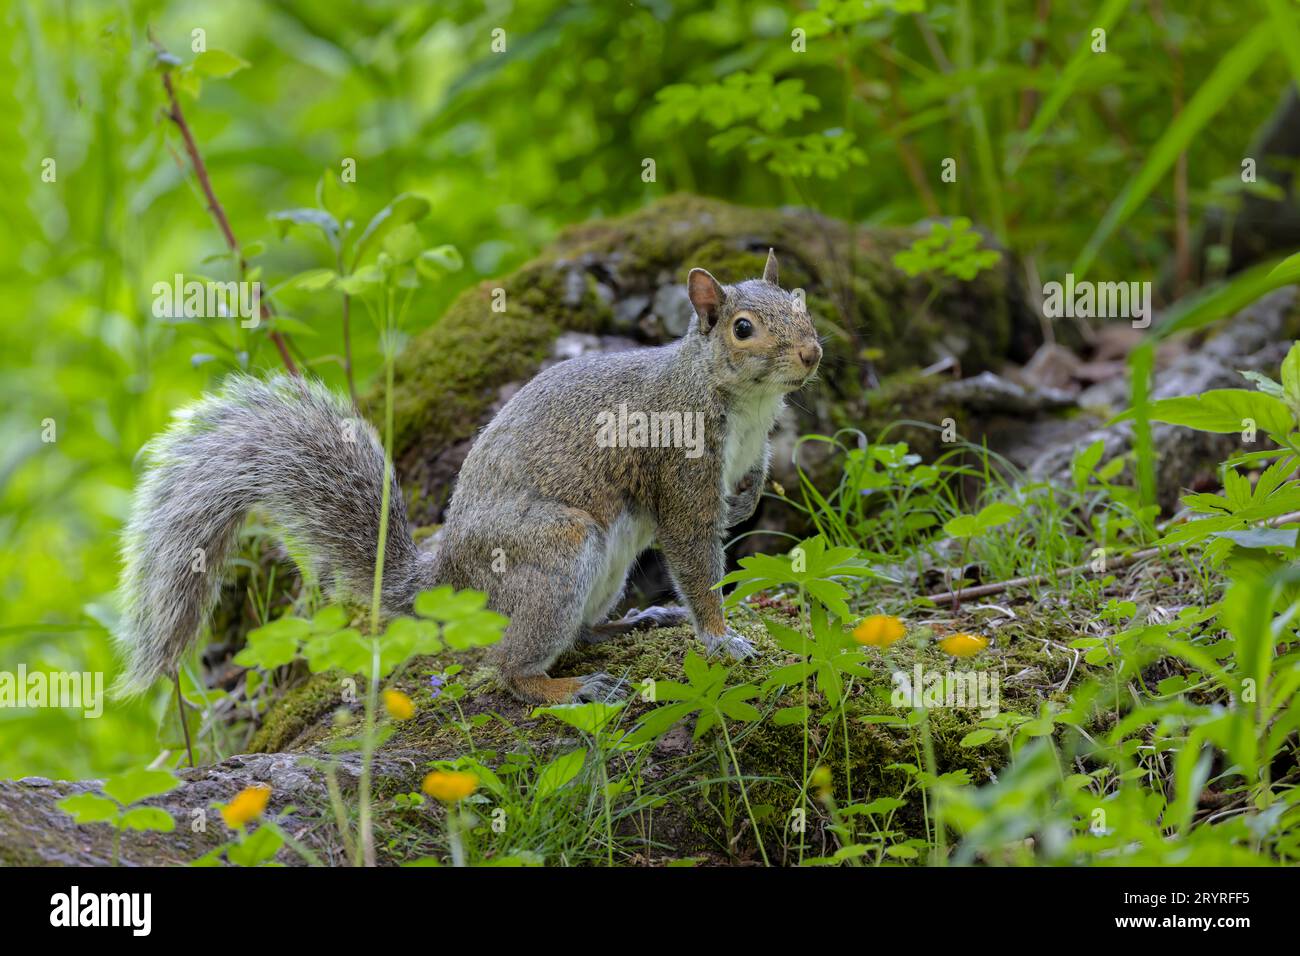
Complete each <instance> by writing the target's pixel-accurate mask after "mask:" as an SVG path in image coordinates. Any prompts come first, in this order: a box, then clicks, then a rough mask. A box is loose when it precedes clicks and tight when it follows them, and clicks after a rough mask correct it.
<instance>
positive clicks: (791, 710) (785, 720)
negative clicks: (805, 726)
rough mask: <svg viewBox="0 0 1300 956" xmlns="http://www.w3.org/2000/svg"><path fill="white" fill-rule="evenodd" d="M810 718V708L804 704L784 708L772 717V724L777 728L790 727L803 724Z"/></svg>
mask: <svg viewBox="0 0 1300 956" xmlns="http://www.w3.org/2000/svg"><path fill="white" fill-rule="evenodd" d="M807 717H808V708H807V707H804V706H803V705H802V704H800V705H798V706H796V707H782V708H781V709H780V710H778V711H777V712H776V713H775V714H773V715H772V723H773V724H775V725H776V726H777V727H789V726H791V725H793V724H802V723H803V722H804V721H805V720H806V719H807Z"/></svg>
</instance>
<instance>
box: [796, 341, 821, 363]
mask: <svg viewBox="0 0 1300 956" xmlns="http://www.w3.org/2000/svg"><path fill="white" fill-rule="evenodd" d="M821 359H822V347H821V346H820V345H819V344H817V343H816V342H814V343H812V344H811V345H805V346H804V347H803V348H801V349H800V350H799V361H800V362H803V367H804V368H816V366H817V363H818V362H820V361H821Z"/></svg>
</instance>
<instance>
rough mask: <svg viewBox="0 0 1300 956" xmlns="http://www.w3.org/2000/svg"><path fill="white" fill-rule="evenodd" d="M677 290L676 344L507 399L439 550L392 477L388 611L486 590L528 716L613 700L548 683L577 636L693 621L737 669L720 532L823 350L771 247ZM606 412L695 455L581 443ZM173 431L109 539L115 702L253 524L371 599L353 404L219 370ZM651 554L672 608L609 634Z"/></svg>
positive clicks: (323, 391) (365, 434) (328, 580)
mask: <svg viewBox="0 0 1300 956" xmlns="http://www.w3.org/2000/svg"><path fill="white" fill-rule="evenodd" d="M687 292H688V295H689V298H690V302H691V305H692V306H693V307H694V310H695V315H694V317H693V318H692V321H691V325H690V328H689V329H688V330H687V332H686V334H685V335H684V336H683V337H682V338H681V339H679V340H677V341H676V342H673V343H671V344H669V345H664V346H660V347H657V348H644V349H634V350H630V351H626V352H618V353H614V354H602V355H586V356H580V357H578V358H573V359H569V360H567V361H564V362H561V363H559V364H557V365H554V366H552V367H550V368H548V369H546V370H545V371H543V372H542V373H541V374H539V375H537V376H536V377H535V378H534V379H533V380H532V381H530V382H529V383H528V384H527V385H526V386H524V387H523V388H522V389H520V390H519V392H517V393H516V394H515V395H514V397H512V398H511V399H510V400H509V402H507V403H506V405H505V407H504V408H502V409H501V411H500V412H499V413H497V415H496V417H495V418H493V420H492V422H491V423H490V424H489V425H488V426H487V427H486V428H484V429H483V431H482V433H481V434H480V435H479V436H478V438H477V440H476V441H475V442H474V445H473V447H472V448H471V450H470V452H469V455H468V457H467V458H466V459H465V463H464V465H463V466H462V468H461V471H460V476H459V478H458V480H457V483H456V488H455V491H454V493H453V495H452V498H451V504H450V506H449V508H448V510H447V514H446V521H445V524H444V525H443V530H442V534H441V538H440V540H439V542H438V544H437V546H436V548H434V549H432V550H422V549H421V548H419V547H417V545H416V544H415V542H414V541H413V540H412V537H411V532H410V528H409V525H408V522H407V517H406V509H405V507H404V505H403V501H402V495H401V492H400V490H399V489H398V488H397V485H396V481H395V480H394V481H393V485H392V488H391V502H392V503H391V506H390V519H389V526H388V541H387V543H386V545H385V552H384V573H383V585H382V587H383V591H382V607H383V611H384V613H385V614H388V615H397V614H402V613H405V612H408V611H409V610H410V609H411V604H412V602H413V600H414V598H415V596H416V595H417V594H418V593H419V592H420V591H422V590H425V589H427V588H430V587H433V586H434V585H435V584H439V585H443V584H446V585H451V586H452V587H455V588H458V589H459V588H475V589H477V590H479V591H483V592H485V593H486V594H487V595H488V606H489V607H491V608H492V609H493V610H496V611H499V612H501V613H502V614H505V615H507V616H508V617H509V618H510V623H509V625H508V626H507V628H506V630H505V634H504V635H503V637H502V639H501V641H500V642H499V643H498V644H497V645H495V648H494V653H495V657H496V663H497V666H498V668H499V671H500V676H501V679H502V682H503V683H504V685H505V686H506V687H507V688H508V689H509V690H510V691H511V692H512V693H513V694H515V696H517V697H519V698H521V699H523V700H525V701H529V702H537V703H558V702H567V701H573V700H590V699H597V698H603V697H605V696H607V695H610V694H611V693H614V692H616V690H617V687H616V682H615V681H613V680H611V679H610V678H609V677H608V675H605V674H586V675H583V676H580V677H561V678H553V677H550V676H549V675H548V674H547V671H548V669H549V668H550V667H551V665H552V664H554V662H555V660H556V658H558V657H559V656H560V655H561V654H562V653H563V652H564V651H566V650H567V649H569V648H570V647H572V646H573V645H574V644H575V643H577V642H580V641H588V642H597V641H602V640H607V639H609V638H610V637H613V636H615V635H618V634H623V633H626V632H628V631H631V630H635V629H637V628H639V627H644V626H647V625H667V624H675V623H680V622H682V621H684V620H686V619H687V618H688V616H689V619H690V620H692V621H693V623H694V627H695V632H696V634H697V635H698V636H699V638H700V640H701V641H702V642H703V643H704V646H705V647H706V648H707V649H708V650H709V651H710V652H718V651H725V652H727V653H729V654H730V655H731V656H733V657H737V658H740V657H746V656H749V655H750V654H752V653H753V648H752V647H751V645H750V644H749V643H748V642H747V641H746V640H745V639H744V638H743V637H742V636H740V635H739V634H738V633H736V632H735V631H734V630H732V629H731V628H729V627H728V626H727V624H726V621H725V619H724V617H723V607H722V595H721V593H720V592H719V591H717V590H714V589H713V585H714V584H716V583H717V582H718V581H719V580H720V579H721V578H722V576H723V574H724V559H723V549H722V535H723V532H724V531H725V530H726V529H727V528H728V527H730V526H732V525H734V524H737V523H739V522H741V521H743V520H745V519H746V518H748V517H749V516H750V515H752V514H753V513H754V510H755V509H756V508H757V506H758V499H759V496H760V495H761V493H762V490H763V485H764V483H765V481H766V479H767V469H768V461H769V458H770V454H771V451H770V446H769V444H768V434H769V432H770V431H771V429H772V426H773V423H774V421H775V418H776V415H777V413H778V412H779V411H780V409H781V408H782V406H783V404H784V400H785V395H786V394H787V393H788V392H792V391H794V390H796V389H798V388H800V387H801V386H803V385H804V384H805V383H806V382H807V381H808V380H809V379H810V378H811V377H812V376H813V374H814V373H815V372H816V370H817V366H818V363H819V362H820V361H821V355H822V349H821V345H820V343H819V342H818V337H817V333H816V330H815V329H814V328H813V324H812V321H811V320H810V319H809V317H808V315H807V313H806V311H805V310H804V309H803V308H802V307H801V304H800V302H799V300H797V299H796V297H795V296H794V295H792V294H790V293H789V292H786V291H784V290H782V289H781V288H780V287H779V285H778V284H777V261H776V255H775V253H774V252H772V251H769V252H768V258H767V265H766V267H765V268H764V270H763V277H762V278H761V279H751V280H748V281H745V282H740V283H738V284H736V285H730V286H724V285H722V284H721V283H719V282H718V281H717V280H716V279H714V278H713V276H712V275H710V274H709V273H708V272H706V271H705V270H703V269H692V270H691V272H690V275H689V277H688V279H687ZM624 406H625V407H626V409H631V410H632V411H634V412H636V411H639V412H641V413H642V414H643V415H647V416H649V415H652V414H654V413H660V414H661V415H662V414H663V413H669V414H670V415H671V413H681V415H682V416H683V419H685V417H686V416H690V421H691V422H692V423H698V424H700V425H702V430H703V441H702V442H698V441H697V442H696V443H692V447H691V449H690V452H689V454H688V453H686V452H685V451H684V450H683V448H682V447H680V446H678V447H673V446H672V444H673V443H665V442H663V441H660V442H658V443H654V442H651V443H644V446H642V447H628V446H629V445H632V446H635V445H642V443H640V442H623V443H620V442H613V443H611V442H609V441H598V440H597V425H596V422H597V419H598V417H599V415H600V413H601V412H605V413H609V414H615V413H617V411H618V410H619V409H620V408H622V407H624ZM178 418H179V420H178V421H177V422H175V423H174V424H173V425H172V426H171V427H169V428H168V429H167V430H166V431H165V432H163V433H162V434H160V435H158V436H157V437H156V438H154V440H153V441H151V442H150V443H149V445H148V446H146V457H147V462H148V464H147V467H146V469H145V472H144V475H143V477H142V479H141V481H140V484H139V487H138V488H137V490H136V494H135V499H134V505H133V509H132V513H131V519H130V522H129V524H128V527H127V530H126V535H125V542H124V546H123V556H124V570H123V574H122V586H121V593H122V598H123V608H124V615H123V619H122V625H121V627H120V629H119V632H118V635H117V636H118V639H119V642H120V643H121V645H122V646H123V648H124V650H125V655H126V657H127V667H126V672H125V673H124V674H123V676H122V678H121V680H120V681H119V685H118V686H119V690H121V691H123V692H126V693H133V692H140V691H143V690H145V689H147V688H148V687H149V686H150V685H151V684H152V683H153V682H154V680H156V679H157V678H158V677H161V676H163V675H168V674H173V675H174V674H175V673H176V669H177V668H178V666H179V664H180V661H181V658H182V657H183V656H184V654H185V652H186V650H187V649H188V648H189V647H190V646H191V645H192V644H193V642H194V641H195V640H196V639H197V637H198V635H199V633H200V632H201V630H202V629H203V626H204V624H205V622H206V620H207V617H208V615H209V613H210V612H211V609H212V607H213V605H214V604H215V602H216V600H217V597H218V593H219V591H220V587H221V571H222V568H223V566H224V564H225V561H226V559H227V557H228V556H229V554H230V551H231V549H232V547H233V546H234V544H235V541H236V539H237V537H238V534H239V530H240V527H241V526H242V524H243V522H244V520H245V518H246V517H247V515H248V513H249V512H250V511H251V510H252V509H254V508H257V509H261V510H262V511H264V512H265V513H266V514H267V515H268V516H269V518H270V519H271V520H272V521H273V522H274V523H275V524H276V525H277V526H278V527H279V528H280V529H282V530H283V532H284V534H285V536H286V537H287V538H288V539H289V540H291V541H292V542H293V543H294V545H295V551H296V553H297V554H299V555H302V556H305V560H307V561H309V562H310V563H311V565H312V567H313V569H314V571H315V572H316V574H317V575H318V580H320V581H321V582H322V583H323V584H325V585H326V586H327V587H329V588H330V590H331V591H332V592H333V593H334V594H336V595H338V596H342V597H352V598H356V599H359V600H365V599H366V598H367V597H368V595H369V594H370V591H371V588H372V586H373V578H374V562H375V555H376V543H377V540H378V528H379V516H380V507H381V505H380V503H381V498H382V492H383V481H384V473H385V461H384V452H383V446H382V444H381V443H380V441H379V437H378V435H377V434H376V433H375V430H374V428H373V427H371V426H370V425H369V424H368V423H366V422H365V421H364V420H362V419H360V418H359V417H358V416H357V414H356V412H355V411H354V410H353V409H352V408H351V406H350V405H348V404H347V403H346V402H344V401H343V400H342V399H340V398H339V397H336V396H335V395H334V394H333V393H332V392H331V391H330V390H329V389H327V388H326V387H325V386H324V385H322V384H321V383H319V382H310V381H305V380H301V379H295V378H288V377H286V376H277V377H274V378H271V379H270V380H262V379H258V378H254V377H252V376H248V375H236V376H232V377H230V378H228V379H227V380H226V382H225V384H224V386H223V388H222V390H221V391H220V392H219V393H218V394H216V395H209V396H206V397H204V398H203V399H201V400H200V401H199V402H197V403H196V404H194V405H193V406H191V407H189V408H188V409H186V410H185V411H183V412H182V413H181V414H180V415H179V416H178ZM674 420H675V419H674ZM678 444H679V443H678ZM652 542H657V543H658V546H659V547H660V549H661V550H662V551H663V556H664V558H665V560H666V563H667V566H668V569H669V572H670V574H671V575H672V578H673V582H674V584H675V585H676V587H677V590H678V592H679V593H680V595H681V597H682V600H683V602H684V603H685V604H686V608H650V609H648V610H646V611H641V612H636V613H632V614H629V615H627V616H625V617H624V618H622V619H620V620H617V621H608V620H607V617H608V616H609V614H610V611H611V610H612V609H613V607H614V606H615V604H616V603H617V602H618V600H619V598H620V597H621V596H622V593H623V589H624V587H625V584H626V581H627V576H628V573H629V571H630V570H631V568H632V565H633V563H634V562H635V561H636V559H637V556H638V555H639V554H640V553H641V552H642V551H644V550H645V549H646V548H648V547H650V545H651V543H652ZM196 558H197V559H198V560H197V561H196Z"/></svg>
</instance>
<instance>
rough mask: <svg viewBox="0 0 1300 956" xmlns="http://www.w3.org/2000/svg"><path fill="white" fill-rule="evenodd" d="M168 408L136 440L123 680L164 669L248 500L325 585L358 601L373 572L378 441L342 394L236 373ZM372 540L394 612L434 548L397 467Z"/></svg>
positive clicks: (425, 570)
mask: <svg viewBox="0 0 1300 956" xmlns="http://www.w3.org/2000/svg"><path fill="white" fill-rule="evenodd" d="M177 417H178V419H179V420H178V421H176V422H175V423H173V424H172V425H171V426H170V427H169V428H168V429H167V430H166V431H165V432H163V433H162V434H160V435H159V436H158V437H156V438H155V439H154V440H153V441H151V442H150V443H149V444H148V445H147V446H146V448H145V452H144V454H145V455H146V461H147V466H146V469H145V472H144V475H143V477H142V479H141V481H140V484H139V487H138V488H137V490H136V493H135V500H134V503H133V507H132V511H131V520H130V523H129V524H128V526H127V529H126V536H125V541H124V544H123V558H124V569H123V573H122V583H121V597H122V604H123V612H124V613H123V618H122V623H121V627H120V629H119V632H118V634H117V638H118V641H119V643H120V644H121V645H122V646H123V649H124V651H125V655H126V658H127V666H126V671H125V672H124V674H123V675H122V677H121V679H120V680H119V681H118V683H117V687H116V690H117V692H118V693H122V694H133V693H139V692H141V691H144V690H146V689H148V687H149V686H150V685H151V684H152V683H153V682H154V680H155V679H157V678H158V677H160V676H162V675H164V674H170V673H173V672H174V671H175V670H176V668H177V666H178V665H179V663H180V660H181V658H182V657H183V656H184V654H185V652H186V650H187V649H188V648H189V647H190V645H191V644H192V643H193V642H194V640H195V639H196V638H197V637H198V635H199V633H200V631H201V630H202V628H203V626H204V624H205V622H206V621H207V617H208V614H209V613H210V612H211V610H212V607H213V605H214V604H215V603H216V600H217V597H218V595H219V593H220V590H221V576H222V569H223V567H224V565H225V562H226V558H227V557H228V555H229V553H230V551H231V549H232V547H233V546H234V544H235V541H236V539H237V537H238V535H239V530H240V527H241V526H242V524H243V522H244V519H245V517H246V516H247V515H248V513H249V511H250V510H252V509H253V508H258V509H259V510H261V511H264V512H265V513H266V514H267V516H268V517H269V518H270V519H271V521H272V522H273V523H274V524H275V525H276V526H277V527H278V528H280V529H282V530H283V532H284V534H285V537H286V538H287V539H288V540H289V541H291V542H292V545H293V551H294V553H295V556H297V557H300V558H301V559H303V560H306V561H309V562H310V563H311V565H312V570H313V571H314V572H315V573H316V575H317V580H319V581H320V582H321V584H322V585H323V586H325V587H326V588H329V589H331V590H332V591H334V592H335V593H341V594H344V595H352V596H354V597H356V598H357V599H360V600H364V601H365V603H366V604H368V603H369V600H368V599H369V595H370V594H371V591H372V588H373V584H374V573H375V551H376V542H377V541H378V538H379V533H378V532H379V516H380V508H381V499H382V494H383V481H384V452H383V446H382V444H381V443H380V441H379V437H378V436H377V435H376V433H375V430H374V428H372V427H371V425H370V424H369V423H368V422H367V421H365V420H364V419H362V418H361V417H359V416H358V415H357V414H356V413H355V412H354V411H353V410H352V408H351V407H350V406H349V405H347V404H346V403H345V402H343V401H342V400H341V399H339V398H337V397H335V396H334V395H333V394H332V393H331V392H330V391H329V389H327V388H326V387H325V386H324V385H322V384H320V383H318V382H308V381H303V380H300V379H293V378H288V377H286V376H278V377H276V378H273V379H271V380H269V381H264V380H261V379H257V378H253V377H251V376H247V375H237V376H234V377H232V378H230V379H228V380H227V381H226V383H225V386H224V387H223V389H222V390H221V391H220V392H219V393H218V394H215V395H209V396H206V397H204V398H203V399H201V400H200V401H199V402H197V403H196V404H194V405H192V406H190V407H189V408H187V409H185V410H184V411H182V412H180V413H179V414H178V416H177ZM384 551H385V554H384V575H383V595H382V602H383V606H384V610H385V612H387V613H399V612H401V611H403V610H406V609H408V608H409V606H410V603H411V601H412V600H413V599H414V597H415V595H416V594H418V593H419V592H420V591H421V590H422V589H424V588H427V587H429V586H430V585H431V584H432V580H433V555H432V554H431V553H426V552H422V551H420V550H419V549H418V548H417V547H416V546H415V543H414V542H413V541H412V539H411V533H410V529H409V527H408V524H407V520H406V507H405V505H404V503H403V501H402V495H401V492H400V491H399V489H398V488H397V483H396V481H395V480H394V481H393V486H392V491H391V497H390V505H389V517H388V540H387V543H386V545H385V549H384Z"/></svg>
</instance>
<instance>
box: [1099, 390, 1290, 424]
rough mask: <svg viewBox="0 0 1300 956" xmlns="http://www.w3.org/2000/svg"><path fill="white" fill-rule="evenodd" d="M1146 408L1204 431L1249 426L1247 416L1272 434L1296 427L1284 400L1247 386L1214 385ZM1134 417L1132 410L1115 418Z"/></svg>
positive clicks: (1152, 414)
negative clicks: (1213, 387)
mask: <svg viewBox="0 0 1300 956" xmlns="http://www.w3.org/2000/svg"><path fill="white" fill-rule="evenodd" d="M1147 408H1148V415H1149V416H1150V418H1151V420H1152V421H1156V422H1166V423H1168V424H1170V425H1184V426H1186V427H1188V428H1195V429H1197V430H1198V431H1203V432H1216V433H1219V434H1230V433H1232V432H1240V431H1242V430H1243V429H1244V428H1245V427H1246V421H1247V419H1249V420H1251V421H1253V422H1254V423H1255V424H1256V426H1257V427H1258V428H1259V429H1260V430H1261V431H1263V432H1265V433H1266V434H1269V435H1285V434H1287V433H1288V432H1289V431H1291V429H1292V428H1294V427H1295V420H1294V418H1293V417H1292V415H1291V412H1290V410H1289V409H1288V408H1287V406H1286V404H1285V403H1284V402H1282V401H1280V400H1278V399H1276V398H1273V397H1272V396H1271V395H1265V394H1264V393H1263V392H1253V391H1250V390H1249V389H1244V388H1220V389H1211V390H1210V391H1208V392H1202V393H1201V394H1199V395H1185V396H1181V397H1179V398H1162V399H1159V400H1157V401H1154V402H1151V403H1150V404H1149V405H1148V406H1147ZM1131 417H1132V412H1131V410H1130V411H1128V412H1125V413H1123V414H1122V415H1119V416H1117V417H1116V418H1115V419H1113V421H1116V422H1118V421H1124V420H1125V419H1128V418H1131Z"/></svg>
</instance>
